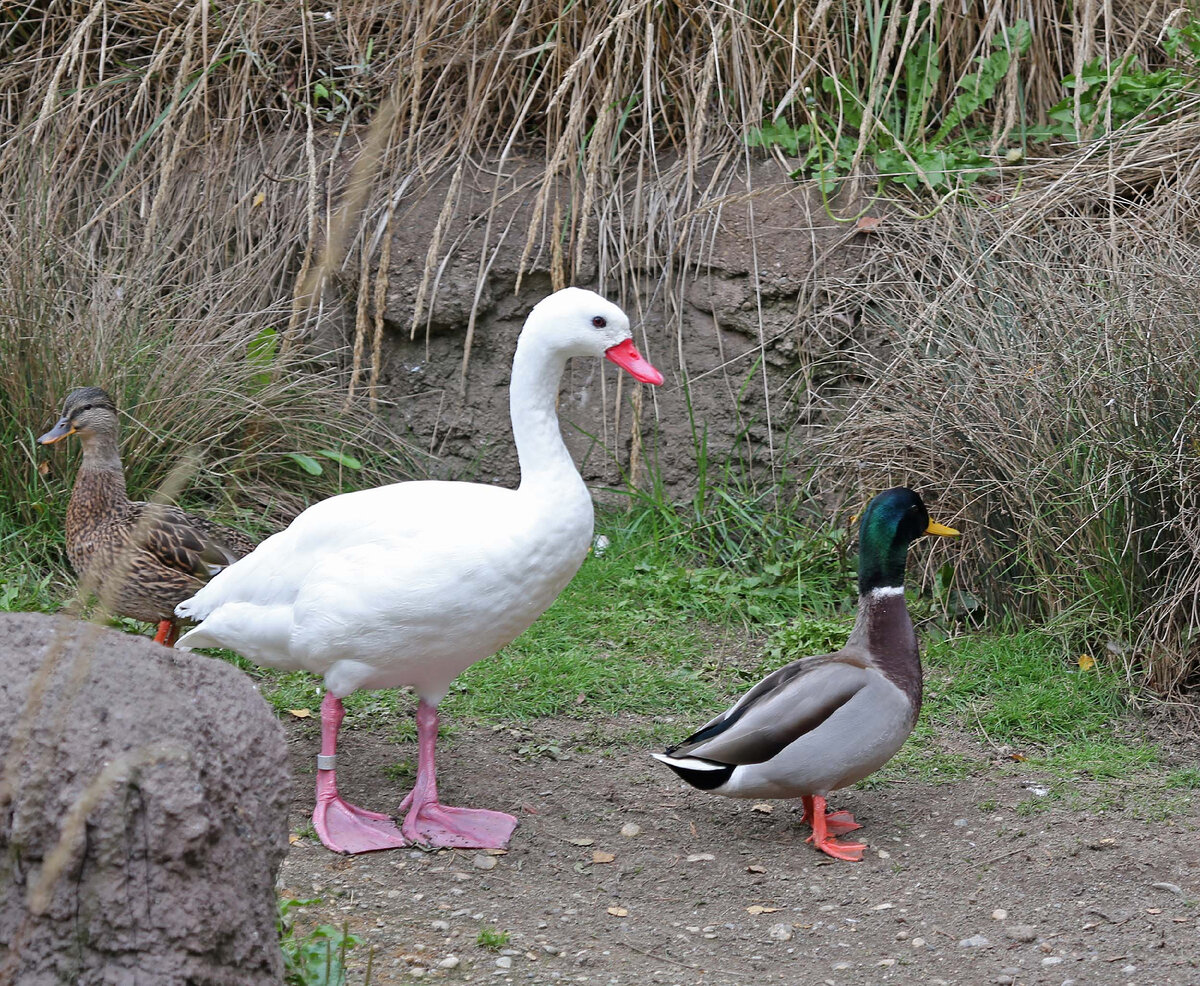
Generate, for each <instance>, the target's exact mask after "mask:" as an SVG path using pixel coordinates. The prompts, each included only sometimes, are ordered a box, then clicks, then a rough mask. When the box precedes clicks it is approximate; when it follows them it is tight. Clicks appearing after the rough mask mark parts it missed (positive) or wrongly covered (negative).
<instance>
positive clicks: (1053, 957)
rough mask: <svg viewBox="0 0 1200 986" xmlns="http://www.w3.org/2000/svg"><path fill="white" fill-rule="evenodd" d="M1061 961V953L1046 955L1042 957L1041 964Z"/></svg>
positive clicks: (1055, 963)
mask: <svg viewBox="0 0 1200 986" xmlns="http://www.w3.org/2000/svg"><path fill="white" fill-rule="evenodd" d="M1061 962H1062V956H1061V955H1047V956H1046V957H1045V958H1044V959H1042V965H1046V966H1050V965H1058V964H1060V963H1061Z"/></svg>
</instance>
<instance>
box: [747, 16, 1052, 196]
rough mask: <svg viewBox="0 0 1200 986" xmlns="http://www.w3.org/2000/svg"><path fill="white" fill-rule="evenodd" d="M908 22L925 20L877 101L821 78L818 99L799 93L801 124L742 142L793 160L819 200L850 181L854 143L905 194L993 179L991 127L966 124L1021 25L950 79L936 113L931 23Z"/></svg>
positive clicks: (1021, 41) (853, 84)
mask: <svg viewBox="0 0 1200 986" xmlns="http://www.w3.org/2000/svg"><path fill="white" fill-rule="evenodd" d="M913 16H919V17H923V18H924V21H923V23H922V24H921V28H920V30H921V31H923V32H924V33H925V39H924V40H923V41H921V42H919V43H915V44H912V45H911V46H909V47H908V48H907V50H906V53H905V54H904V55H903V58H902V60H901V62H900V64H899V65H898V66H897V67H896V71H895V74H894V75H893V77H892V82H893V87H892V88H890V89H889V90H888V91H886V92H880V91H879V88H878V87H877V86H874V85H865V86H864V84H863V80H862V78H861V77H860V76H859V75H858V74H857V73H852V74H848V75H845V76H840V77H833V76H825V77H824V78H822V79H821V80H820V83H819V85H818V88H819V90H820V92H821V96H816V95H814V94H813V93H812V91H811V89H809V90H807V91H806V93H805V95H806V97H807V99H806V107H805V110H806V115H807V116H808V121H809V122H807V123H803V124H800V125H798V126H792V125H791V124H789V123H787V122H786V121H782V120H774V121H772V122H771V123H769V124H767V125H765V126H763V127H760V128H758V129H756V130H752V131H750V133H749V134H748V136H747V143H749V144H750V145H751V146H759V147H771V146H778V147H779V148H780V149H781V150H783V151H784V152H785V153H787V154H789V155H791V156H794V157H798V158H800V166H799V167H798V168H797V170H796V174H797V175H802V176H804V177H808V178H815V179H817V181H818V182H819V183H820V185H821V187H822V189H823V190H825V191H832V190H833V189H834V188H835V187H836V183H837V181H838V180H839V179H840V178H842V177H844V176H845V175H847V174H849V172H850V170H851V168H852V167H853V164H854V161H855V158H856V156H857V155H858V153H859V145H860V142H861V143H862V145H863V153H864V154H865V156H866V158H867V159H868V160H870V161H871V162H872V163H873V164H874V165H875V168H876V170H877V171H878V173H879V174H880V176H881V179H882V181H883V182H884V183H888V182H891V183H895V184H898V185H901V186H904V187H906V188H909V189H912V190H915V189H917V188H920V187H925V188H928V189H930V190H933V191H949V190H951V189H954V188H959V187H962V186H964V185H970V184H971V183H973V182H975V181H977V180H978V179H979V178H981V177H982V176H984V175H986V174H992V173H994V172H995V170H996V168H997V159H996V157H995V156H994V155H990V154H989V153H987V152H986V148H985V145H986V144H987V143H988V142H989V141H990V139H991V136H992V130H991V124H990V122H987V123H986V126H985V125H984V123H982V122H980V121H978V120H976V119H975V116H976V114H977V113H978V112H979V111H980V110H981V109H983V108H985V107H986V106H987V105H988V104H989V103H990V101H991V100H992V98H993V97H994V96H995V94H996V89H997V87H998V86H999V85H1000V83H1001V82H1002V81H1003V80H1004V78H1005V77H1006V75H1007V74H1008V72H1009V69H1010V66H1011V64H1012V61H1013V59H1014V58H1019V57H1020V56H1021V55H1023V54H1024V53H1025V52H1026V51H1028V49H1029V44H1030V40H1031V32H1030V28H1029V24H1028V23H1027V22H1026V21H1017V22H1016V23H1015V24H1013V26H1012V27H1010V28H1007V29H1006V30H1005V31H1003V32H1002V33H1001V34H999V35H997V36H996V37H995V38H994V39H993V40H992V46H993V48H994V50H993V51H992V52H991V53H990V54H988V55H986V56H979V57H978V58H976V59H975V71H973V72H969V73H966V74H964V75H963V76H962V77H961V78H959V79H958V81H957V83H956V85H955V86H954V91H953V96H952V98H951V99H950V100H949V102H948V103H947V104H946V106H945V108H944V111H941V112H939V109H938V108H937V107H936V105H935V96H936V94H937V82H938V80H939V77H940V74H941V70H940V68H939V66H938V64H937V52H938V38H937V30H938V28H937V23H936V21H935V19H934V18H933V17H932V16H931V14H930V12H929V11H928V10H922V11H921V13H919V14H914V15H913ZM864 129H867V133H866V134H864V133H863V131H864Z"/></svg>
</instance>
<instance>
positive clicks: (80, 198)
mask: <svg viewBox="0 0 1200 986" xmlns="http://www.w3.org/2000/svg"><path fill="white" fill-rule="evenodd" d="M930 9H931V8H930V7H929V5H928V4H921V3H916V2H913V3H894V4H865V5H844V4H833V3H830V2H829V0H805V2H800V3H796V4H785V5H778V4H771V3H762V2H754V3H751V4H748V5H745V4H743V5H729V4H724V3H715V2H713V3H686V4H685V3H674V2H670V3H651V2H649V0H610V2H608V3H604V4H563V3H561V2H555V3H548V2H529V3H524V4H521V5H519V6H517V7H508V8H504V7H497V6H496V5H495V4H490V3H483V2H479V0H438V2H432V3H427V4H411V3H404V2H399V0H357V2H345V3H340V4H334V5H328V6H313V5H311V4H308V3H300V4H262V3H251V2H248V0H239V2H234V3H231V4H225V5H222V6H220V7H212V6H211V5H210V4H207V3H200V2H197V3H183V4H178V3H174V2H168V0H135V2H130V3H122V4H120V5H115V6H114V5H109V4H106V3H103V2H101V0H92V2H85V3H65V2H64V3H49V4H43V5H36V6H33V5H30V6H20V7H14V6H10V7H7V8H5V12H4V14H3V15H0V50H2V51H3V52H4V53H5V54H6V56H7V57H6V59H5V62H4V68H2V69H0V92H4V93H7V94H8V96H7V98H6V99H5V101H4V103H3V105H2V107H0V115H2V118H3V119H4V121H5V123H6V124H8V125H9V127H10V128H15V130H14V131H13V132H14V134H15V136H14V137H13V138H12V139H11V140H9V141H7V142H6V143H5V144H4V146H3V148H0V165H3V166H4V168H5V170H6V171H7V170H8V169H9V168H10V167H11V166H12V164H13V163H14V162H18V161H25V160H26V159H28V158H29V157H30V155H31V154H32V155H33V156H34V157H35V158H36V159H37V160H38V162H39V163H40V166H41V169H42V174H43V180H44V181H45V182H46V183H52V184H53V185H54V186H55V187H56V188H57V191H58V194H59V195H61V196H64V197H65V198H66V200H67V201H66V203H64V205H65V206H68V207H71V208H73V209H75V210H76V211H77V220H78V222H79V224H80V227H81V228H82V229H86V230H87V231H88V233H89V237H90V239H91V240H92V241H95V240H97V239H98V238H100V239H103V240H107V239H108V238H109V237H110V236H111V235H114V234H116V231H115V230H114V229H112V224H111V223H109V222H106V220H105V215H106V212H107V210H108V208H109V207H110V206H111V205H112V204H113V203H115V202H121V201H126V200H130V199H132V200H134V201H136V203H137V213H138V217H137V222H136V223H135V229H128V228H122V230H121V231H120V233H119V234H117V235H122V236H125V237H128V238H129V239H130V241H131V242H137V241H138V240H140V241H141V242H142V243H143V244H144V245H145V246H146V247H150V245H151V244H156V245H155V246H154V247H153V249H155V250H158V249H159V246H158V245H157V244H158V241H157V240H156V237H158V236H160V235H162V227H163V226H164V225H165V226H167V227H179V226H180V225H186V220H185V222H184V223H181V222H180V210H179V194H178V188H179V184H180V183H181V182H182V183H186V182H188V181H190V180H195V179H197V178H198V177H199V176H208V177H210V178H211V177H213V176H219V178H220V184H221V185H222V186H226V185H232V186H233V187H235V188H236V189H237V194H233V195H227V196H226V197H225V198H224V199H223V201H222V203H221V204H222V205H223V206H224V207H225V208H226V209H232V210H235V211H240V212H242V213H244V214H245V213H250V212H251V211H252V210H253V209H257V210H258V211H257V212H256V213H254V214H253V215H252V216H251V215H243V216H242V217H241V218H240V221H238V222H235V223H232V224H231V226H230V228H229V230H228V231H227V234H226V235H227V236H228V237H229V238H230V239H231V241H232V242H237V240H238V239H240V238H242V237H244V236H247V235H250V236H261V235H263V233H262V231H263V230H264V229H267V230H269V231H270V233H269V235H270V236H272V237H273V238H274V239H275V240H276V241H277V242H278V243H279V244H280V246H281V248H286V249H281V252H280V254H279V255H278V256H276V257H275V258H273V259H274V260H275V263H273V264H265V265H261V266H260V267H259V268H258V277H259V278H260V279H261V280H262V282H263V284H264V285H265V286H269V288H270V289H271V291H272V297H273V299H276V300H277V299H278V298H280V297H282V296H283V295H284V294H285V293H286V292H289V291H290V292H293V293H294V294H295V297H296V302H295V305H294V312H293V318H292V319H291V328H292V330H293V333H299V334H300V335H306V334H310V332H311V330H312V329H313V327H314V324H315V321H316V319H315V318H314V309H315V308H316V307H318V306H319V301H318V299H319V288H320V287H321V286H322V284H323V283H324V280H325V277H326V276H327V275H328V274H329V273H330V271H331V270H332V269H336V268H339V267H340V266H341V265H342V264H343V262H344V258H345V257H346V256H351V257H353V258H354V264H359V263H361V264H362V266H363V267H369V266H371V263H372V261H374V260H378V258H379V257H380V254H381V253H382V252H383V250H384V249H385V244H386V243H387V241H388V237H387V236H386V235H383V232H384V231H385V230H386V227H387V222H388V221H389V218H390V216H391V215H392V214H393V212H394V209H395V205H396V203H397V201H398V200H399V199H400V198H402V197H403V195H404V194H406V191H407V193H408V194H412V190H413V189H416V188H419V187H421V183H422V181H423V180H425V179H429V178H432V177H434V176H437V175H449V176H452V178H451V180H450V182H449V185H448V188H449V191H448V193H447V194H446V199H445V204H444V209H443V211H442V222H440V223H439V224H438V226H437V228H435V229H433V230H431V231H430V236H429V251H428V256H427V258H426V259H427V268H428V270H429V272H430V275H431V276H432V275H433V272H434V271H435V270H436V269H437V267H438V265H439V263H442V262H444V260H445V258H446V256H447V255H448V254H449V253H450V252H452V250H453V248H454V244H453V242H452V240H451V239H449V238H447V236H446V233H447V229H448V227H449V226H450V224H451V221H452V220H453V219H454V218H455V216H456V214H457V210H458V208H459V205H460V194H461V189H462V179H463V176H464V174H465V173H468V172H472V173H473V172H474V170H475V169H476V168H477V166H478V165H479V164H481V163H483V162H486V164H487V167H488V169H490V170H491V171H492V172H493V173H494V174H495V175H496V176H497V178H496V195H497V196H500V195H502V194H511V193H512V191H513V190H512V189H509V188H506V187H504V179H503V177H502V175H503V174H504V172H505V164H506V162H507V161H508V160H510V159H511V158H512V157H513V156H514V155H518V154H520V155H523V156H529V155H532V156H533V157H535V158H539V159H540V160H541V161H542V163H543V172H542V177H541V178H540V179H539V180H537V181H536V182H535V185H534V187H532V188H529V189H526V190H525V194H530V195H532V196H533V197H534V201H535V210H534V219H533V222H532V223H531V224H530V226H529V230H528V234H527V236H526V239H525V246H524V258H525V264H526V265H528V264H530V263H532V262H533V261H534V260H535V259H539V260H540V261H541V262H542V263H543V264H547V265H551V266H552V267H554V268H555V269H556V270H558V271H559V272H560V276H561V277H562V278H563V279H564V280H566V281H571V280H573V279H574V277H575V272H576V269H577V267H578V266H579V265H580V264H581V263H582V262H583V260H584V258H585V257H590V256H598V257H599V258H600V270H599V278H600V281H601V284H602V285H605V284H610V285H611V284H613V283H617V284H619V285H620V287H621V288H622V289H623V290H629V291H637V290H638V277H637V274H638V273H639V272H640V271H643V270H645V269H646V268H651V269H653V268H654V267H662V266H664V265H668V266H672V265H673V266H675V267H676V268H679V269H683V268H686V266H687V265H688V263H689V262H694V261H697V260H699V259H700V257H701V255H702V253H703V250H704V246H703V244H704V243H705V242H706V235H707V234H708V233H710V232H711V223H712V218H713V215H714V213H715V210H716V209H717V208H718V206H719V202H720V199H721V196H722V195H723V194H724V192H725V191H726V189H727V187H728V182H729V179H730V176H731V173H732V172H733V171H734V170H736V169H738V168H740V167H741V166H742V165H743V164H744V163H745V161H746V158H747V151H746V148H745V145H744V138H745V135H746V133H747V132H748V130H749V129H751V128H753V127H755V126H758V125H760V124H761V123H762V122H763V121H764V120H765V119H769V118H771V117H773V116H775V115H778V114H781V113H786V114H795V113H800V114H801V116H803V114H804V112H805V110H804V105H805V101H804V99H803V97H802V94H803V89H804V87H805V86H806V85H811V84H814V83H815V81H816V80H817V79H819V78H820V77H821V76H824V75H834V76H837V75H848V74H849V71H850V67H851V66H856V67H857V69H856V71H857V74H858V75H859V76H861V77H862V78H864V80H865V83H864V84H865V89H864V92H863V102H864V105H865V106H866V107H867V108H868V116H869V117H870V116H871V115H872V108H878V107H879V106H880V105H881V104H882V103H883V102H884V101H885V100H887V99H888V98H890V96H891V95H892V94H894V93H895V91H896V88H897V85H898V84H899V80H900V73H901V72H902V66H903V62H904V55H905V52H906V50H907V48H908V47H910V46H911V45H912V44H913V43H914V38H915V36H916V34H915V32H917V30H918V26H919V25H921V24H924V23H925V18H926V16H927V15H928V13H929V10H930ZM932 9H933V10H934V11H935V13H934V14H932V15H930V16H931V18H932V20H933V21H935V22H936V24H937V27H936V36H937V38H938V41H939V53H938V62H939V64H940V66H941V75H940V77H939V79H938V81H937V87H936V88H937V91H936V92H935V93H934V97H933V100H932V102H933V103H935V104H937V103H941V104H946V103H949V102H951V101H952V98H953V91H954V88H955V85H956V82H957V80H958V79H959V78H961V77H962V76H963V75H964V74H965V73H966V72H968V71H969V70H970V69H971V67H972V65H973V63H974V59H976V58H977V57H979V56H980V55H984V54H987V52H989V51H990V50H991V48H990V46H991V42H992V39H993V38H994V37H996V36H997V35H998V34H1000V33H1001V32H1002V31H1003V30H1004V29H1005V28H1007V27H1009V26H1011V25H1012V24H1013V23H1014V22H1015V21H1016V20H1017V19H1018V18H1024V19H1026V20H1028V21H1029V22H1030V23H1031V24H1032V26H1033V37H1034V42H1033V46H1032V48H1031V50H1030V52H1029V54H1028V55H1027V57H1025V58H1024V59H1022V60H1021V65H1020V68H1019V71H1018V70H1017V68H1016V66H1014V69H1013V71H1012V72H1011V73H1010V76H1009V78H1007V79H1006V80H1005V82H1004V84H1003V86H1002V87H1001V88H1000V90H999V91H998V92H997V94H996V96H995V99H994V100H992V101H991V103H990V104H989V105H988V106H987V107H985V108H984V110H983V113H984V114H985V115H990V116H992V117H994V118H995V119H996V120H998V121H1001V123H1000V124H998V125H999V126H1001V129H1004V128H1008V129H1011V127H1012V126H1014V125H1016V123H1015V121H1018V119H1025V120H1035V119H1038V118H1040V117H1042V116H1043V115H1044V113H1045V110H1046V108H1047V107H1049V106H1050V105H1052V104H1054V103H1056V102H1057V101H1058V100H1059V99H1061V98H1062V96H1063V90H1062V87H1061V80H1062V78H1063V77H1064V76H1066V75H1068V74H1071V73H1072V72H1074V71H1076V70H1077V69H1078V68H1079V66H1081V65H1082V64H1083V63H1084V61H1086V60H1087V59H1089V58H1091V57H1094V56H1096V55H1098V54H1106V55H1108V56H1110V57H1111V58H1114V59H1116V58H1118V57H1120V56H1121V55H1123V54H1124V53H1126V52H1134V53H1137V54H1138V55H1139V56H1141V57H1142V58H1143V60H1144V61H1145V63H1146V64H1147V65H1148V66H1152V65H1154V64H1158V63H1161V62H1162V61H1163V59H1164V57H1165V56H1164V55H1163V53H1162V52H1161V50H1160V49H1159V48H1158V47H1157V43H1158V41H1159V40H1160V35H1161V31H1162V28H1163V25H1164V24H1166V23H1168V22H1169V21H1171V20H1172V18H1175V17H1177V16H1178V11H1177V9H1176V7H1175V6H1173V5H1171V4H1164V3H1162V2H1158V0H1138V2H1133V3H1127V4H1121V5H1119V6H1115V7H1114V6H1113V5H1103V4H1098V3H1097V4H1092V3H1085V4H1068V3H1062V2H1053V0H1021V2H1016V0H1007V2H1003V3H996V4H987V5H976V4H968V5H959V4H935V5H934V7H933V8H932ZM920 29H921V30H924V28H923V27H922V28H920ZM372 120H375V121H376V131H375V132H374V133H368V135H367V136H365V137H364V134H363V131H362V130H361V128H362V127H363V126H364V125H366V124H367V123H368V122H370V121H372ZM880 125H881V124H879V122H878V120H877V119H876V120H875V122H874V123H872V124H869V125H867V126H865V127H864V128H863V132H862V134H861V138H860V147H861V146H862V145H865V143H866V142H867V141H868V140H869V139H870V137H871V133H872V129H873V128H874V127H878V126H880ZM339 156H342V157H347V156H348V157H350V158H353V159H357V160H358V161H359V162H360V165H361V168H360V170H359V172H358V175H357V179H353V178H352V179H351V180H350V181H349V183H348V184H349V186H350V187H346V185H347V183H345V181H344V179H343V178H342V177H341V175H342V173H343V168H342V166H340V165H339V166H337V167H335V162H336V161H338V160H339ZM95 175H98V176H100V177H99V183H98V182H97V179H95V178H94V177H93V176H95ZM97 185H99V187H97ZM518 191H520V190H518ZM343 193H344V194H343ZM259 195H263V196H265V198H264V200H263V202H262V205H260V206H254V205H253V203H255V202H256V201H258V199H257V197H258V196H259ZM214 215H215V213H214V210H212V209H208V210H205V217H206V218H209V219H211V218H213V217H214ZM122 218H123V219H125V218H126V217H124V216H123V217H122ZM255 220H257V221H255ZM105 227H108V229H107V230H106V229H105ZM489 232H491V231H490V230H489ZM496 241H497V236H492V237H490V243H492V244H493V245H494V244H495V242H496ZM298 254H299V256H300V258H301V259H300V261H299V268H300V269H299V271H297V269H296V265H297V260H296V257H297V255H298ZM134 259H136V258H134ZM297 274H299V275H300V276H297ZM428 288H429V284H428V283H427V284H426V285H425V286H424V289H423V292H422V297H421V298H420V299H418V304H417V305H416V311H415V312H414V315H413V328H414V329H415V328H417V327H419V326H420V325H421V324H422V309H423V307H424V305H425V304H427V302H428V295H427V292H428ZM642 290H644V288H643V289H642ZM385 292H386V283H375V284H372V283H370V281H369V280H368V279H367V278H366V277H365V274H364V276H363V279H362V291H361V297H360V298H359V303H358V305H359V319H358V320H359V339H360V343H363V342H365V341H366V340H367V339H371V340H374V338H375V337H377V336H378V335H379V324H380V323H379V320H378V318H377V317H376V316H375V314H374V313H376V312H377V311H378V310H379V309H380V299H382V297H383V296H384V293H385ZM472 328H473V326H472ZM468 349H469V347H468ZM376 352H377V350H376ZM376 359H377V357H376ZM371 362H372V360H371V359H368V358H367V357H366V356H365V352H364V351H360V356H359V368H360V369H361V370H362V372H364V373H366V372H367V371H366V367H367V366H368V365H369V364H370V363H371ZM376 373H377V371H376ZM368 390H369V391H370V392H371V393H373V390H372V389H371V388H368Z"/></svg>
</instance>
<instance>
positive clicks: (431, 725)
mask: <svg viewBox="0 0 1200 986" xmlns="http://www.w3.org/2000/svg"><path fill="white" fill-rule="evenodd" d="M437 733H438V714H437V709H436V708H434V707H433V706H432V705H429V704H427V703H426V702H425V701H424V700H422V701H421V702H420V703H419V704H418V705H417V782H416V784H415V785H413V789H412V792H411V793H410V794H409V795H408V797H406V798H405V799H404V802H403V804H401V805H400V811H402V812H403V811H404V810H405V809H407V810H408V814H407V815H405V816H404V822H403V823H402V824H401V831H403V833H404V836H405V838H407V839H409V840H410V841H412V842H419V843H421V844H423V845H427V846H444V847H446V848H453V849H503V848H504V847H505V846H506V845H508V840H509V839H510V838H511V837H512V833H513V829H515V828H516V827H517V820H516V819H515V818H513V816H512V815H506V814H504V813H503V812H499V811H488V810H486V809H484V808H448V807H446V806H445V805H442V804H439V803H438V796H437V765H436V764H435V763H434V746H435V745H436V744H437Z"/></svg>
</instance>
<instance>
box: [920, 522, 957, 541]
mask: <svg viewBox="0 0 1200 986" xmlns="http://www.w3.org/2000/svg"><path fill="white" fill-rule="evenodd" d="M925 533H926V534H937V535H938V536H939V537H944V538H956V537H958V535H959V532H958V531H956V530H955V529H954V528H953V527H947V526H946V525H945V524H939V523H938V522H937V521H936V520H931V521H930V522H929V526H928V527H927V528H925Z"/></svg>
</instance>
